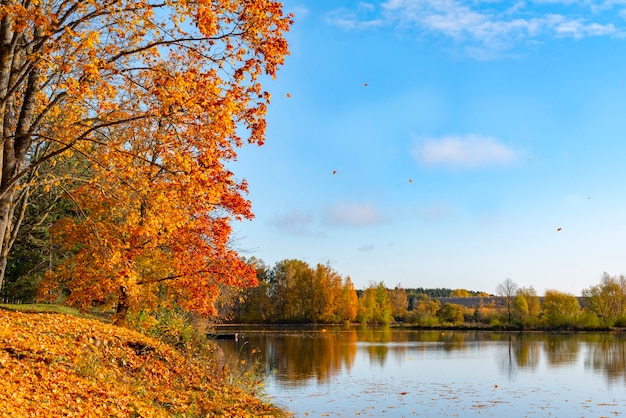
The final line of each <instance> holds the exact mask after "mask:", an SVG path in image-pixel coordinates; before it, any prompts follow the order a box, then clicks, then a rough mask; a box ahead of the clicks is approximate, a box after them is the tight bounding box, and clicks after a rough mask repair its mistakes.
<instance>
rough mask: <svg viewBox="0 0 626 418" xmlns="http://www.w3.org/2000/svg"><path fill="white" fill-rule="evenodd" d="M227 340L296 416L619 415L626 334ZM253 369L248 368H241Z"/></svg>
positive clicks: (380, 332) (317, 333) (395, 333)
mask: <svg viewBox="0 0 626 418" xmlns="http://www.w3.org/2000/svg"><path fill="white" fill-rule="evenodd" d="M243 333H244V334H245V336H246V338H244V339H240V340H239V341H237V342H234V341H225V342H222V343H221V344H222V348H223V349H224V352H225V354H226V356H227V358H228V359H230V360H232V361H236V362H237V364H238V365H239V367H249V366H250V365H254V364H256V365H257V367H258V368H259V369H260V370H261V372H262V373H263V374H264V376H265V388H266V393H267V395H269V396H270V397H271V399H273V401H274V402H275V403H276V404H278V405H281V406H283V407H284V408H286V409H288V410H290V411H292V412H293V413H294V414H295V416H296V417H305V416H309V417H314V416H318V417H319V416H330V417H354V416H372V417H411V416H421V417H445V416H450V417H455V416H458V417H464V416H481V417H484V416H490V417H615V416H619V415H621V414H626V335H624V334H601V333H599V334H595V333H594V334H543V333H530V334H520V333H494V332H484V331H480V332H472V331H469V332H468V331H463V332H461V331H444V332H442V331H403V330H395V329H356V328H326V329H322V328H317V329H309V330H290V331H284V330H283V331H258V330H257V331H243ZM242 363H245V364H242Z"/></svg>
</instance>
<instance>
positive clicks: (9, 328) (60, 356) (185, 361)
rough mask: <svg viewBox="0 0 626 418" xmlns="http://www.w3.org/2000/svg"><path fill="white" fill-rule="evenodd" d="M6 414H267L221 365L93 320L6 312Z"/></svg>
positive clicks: (2, 315)
mask: <svg viewBox="0 0 626 418" xmlns="http://www.w3.org/2000/svg"><path fill="white" fill-rule="evenodd" d="M207 366H209V367H207ZM0 379H2V385H0V404H1V405H2V412H0V415H3V416H16V417H18V416H39V417H50V416H75V417H84V416H116V417H123V416H142V417H170V416H215V415H223V416H233V417H244V416H245V417H247V416H263V415H264V414H269V413H271V412H272V410H271V408H270V407H269V406H267V405H263V404H261V402H259V400H258V399H256V398H254V397H252V396H250V394H249V393H246V392H244V391H242V390H239V389H238V388H235V387H232V386H230V385H228V384H227V382H225V381H224V380H222V379H221V378H220V375H219V374H218V372H217V370H215V365H207V364H206V363H204V364H200V363H199V362H197V361H195V360H193V359H190V358H186V357H183V356H181V355H180V354H179V353H177V352H176V351H174V350H173V349H172V348H171V347H170V346H167V345H165V344H163V343H161V342H159V341H157V340H154V339H151V338H148V337H146V336H143V335H141V334H138V333H136V332H133V331H130V330H127V329H124V328H120V327H114V326H111V325H108V324H104V323H101V322H99V321H95V320H87V319H79V318H75V317H71V316H66V315H60V314H23V313H15V312H7V311H0Z"/></svg>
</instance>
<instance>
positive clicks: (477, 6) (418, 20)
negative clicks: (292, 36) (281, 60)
mask: <svg viewBox="0 0 626 418" xmlns="http://www.w3.org/2000/svg"><path fill="white" fill-rule="evenodd" d="M533 4H537V5H538V7H532V5H533ZM620 12H621V10H620V4H619V3H616V2H606V1H595V2H594V1H586V2H580V1H573V0H560V1H559V0H543V1H539V2H537V1H535V2H524V1H520V2H515V3H509V2H494V1H473V0H421V1H415V0H388V1H386V2H384V3H382V4H381V5H380V6H379V7H374V6H373V5H372V4H370V3H359V5H357V7H356V8H355V9H347V8H343V9H337V10H334V11H332V12H331V13H330V14H329V15H328V19H327V21H328V22H329V23H331V24H334V25H336V26H339V27H341V28H343V29H347V30H355V29H365V28H368V27H371V26H387V27H395V28H397V29H398V30H403V31H406V30H417V31H418V32H420V33H422V34H425V35H427V34H430V35H435V36H442V37H444V38H449V39H451V40H453V41H454V42H456V43H457V44H459V45H461V46H465V47H468V48H471V50H474V51H476V50H477V49H480V48H488V49H492V50H499V51H504V50H508V49H511V48H513V47H514V46H515V45H519V44H525V43H535V42H537V41H545V40H546V38H550V37H553V38H573V39H581V38H585V37H590V36H613V37H623V36H624V34H625V33H626V30H625V28H626V22H624V21H623V19H620V18H619V17H618V16H619V13H620Z"/></svg>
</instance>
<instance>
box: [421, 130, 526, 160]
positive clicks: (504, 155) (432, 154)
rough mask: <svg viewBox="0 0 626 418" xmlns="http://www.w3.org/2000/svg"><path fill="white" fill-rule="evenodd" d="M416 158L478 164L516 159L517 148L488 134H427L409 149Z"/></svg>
mask: <svg viewBox="0 0 626 418" xmlns="http://www.w3.org/2000/svg"><path fill="white" fill-rule="evenodd" d="M412 153H413V155H414V157H415V158H416V159H417V160H418V162H420V163H422V164H426V165H447V166H452V167H481V166H490V165H500V164H507V163H510V162H513V161H515V160H517V158H518V156H517V154H516V152H515V151H514V150H513V149H511V148H509V147H507V146H506V145H504V144H502V143H500V142H498V141H497V140H496V139H494V138H491V137H483V136H478V135H467V136H448V137H444V138H426V139H424V140H421V141H419V143H418V144H417V145H416V146H415V147H414V149H413V150H412Z"/></svg>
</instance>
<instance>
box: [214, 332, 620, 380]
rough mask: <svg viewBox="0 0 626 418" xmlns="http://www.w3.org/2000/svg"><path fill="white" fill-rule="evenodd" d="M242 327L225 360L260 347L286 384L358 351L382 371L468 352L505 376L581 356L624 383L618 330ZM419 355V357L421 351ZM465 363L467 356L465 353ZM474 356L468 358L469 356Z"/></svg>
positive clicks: (344, 367)
mask: <svg viewBox="0 0 626 418" xmlns="http://www.w3.org/2000/svg"><path fill="white" fill-rule="evenodd" d="M241 332H243V333H244V335H246V338H244V339H240V340H239V341H228V342H222V343H221V344H222V349H223V350H224V352H225V356H226V358H227V359H234V360H235V361H239V362H241V360H242V359H243V360H248V361H247V363H246V364H251V363H253V361H250V360H251V359H252V360H254V359H253V357H254V355H258V353H259V352H260V359H259V365H260V366H261V368H262V370H263V371H264V372H265V373H266V374H267V375H272V374H273V375H276V376H278V377H279V379H278V380H279V381H280V382H281V383H282V384H287V385H291V386H293V385H296V386H297V385H304V384H308V383H309V382H310V381H311V380H314V381H316V382H318V383H323V382H326V381H328V380H329V379H332V378H333V376H335V375H337V374H339V373H345V372H350V371H351V370H352V369H353V368H354V367H355V361H356V359H357V355H361V356H365V357H366V358H367V360H368V362H369V367H377V368H384V367H386V366H387V364H388V363H389V362H390V361H391V362H393V363H396V366H397V365H400V367H401V365H402V364H403V363H404V362H406V361H408V360H411V358H413V357H417V356H420V355H423V353H432V354H433V355H435V354H436V355H437V356H444V357H446V356H448V357H450V356H454V357H455V358H456V357H458V356H461V357H462V355H463V353H466V352H468V351H469V352H471V353H475V352H477V351H478V352H481V351H484V352H485V353H487V354H486V355H487V356H489V355H493V353H492V354H489V350H495V349H496V348H494V347H497V350H498V351H497V353H498V354H497V355H496V356H495V358H494V357H492V361H493V362H495V363H497V366H496V367H497V368H498V369H499V370H500V371H501V373H502V374H503V375H505V376H508V377H509V378H512V377H513V376H515V375H516V373H520V372H525V371H526V372H532V371H534V370H537V369H539V368H540V366H541V365H542V363H543V364H544V367H546V368H547V369H559V368H565V367H568V366H571V365H573V364H576V363H578V362H579V361H583V362H584V368H585V369H586V370H588V371H590V372H593V373H596V374H600V375H602V376H606V378H607V380H608V381H610V382H622V383H626V338H625V337H624V336H623V335H620V334H546V333H498V332H485V331H449V330H447V331H443V332H442V331H404V330H397V329H391V328H354V327H345V328H343V327H337V328H332V327H328V328H324V329H298V330H280V331H258V330H256V331H250V330H248V331H246V330H242V331H241ZM420 353H421V354H420ZM461 360H462V358H461ZM468 361H469V360H468Z"/></svg>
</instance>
